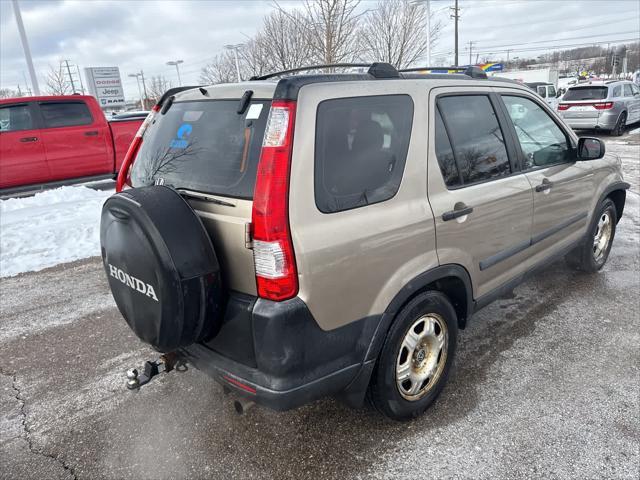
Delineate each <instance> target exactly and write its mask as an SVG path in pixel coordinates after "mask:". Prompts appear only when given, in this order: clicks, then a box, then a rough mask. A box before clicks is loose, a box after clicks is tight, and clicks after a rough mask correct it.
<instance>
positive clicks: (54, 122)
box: [40, 102, 93, 128]
mask: <svg viewBox="0 0 640 480" xmlns="http://www.w3.org/2000/svg"><path fill="white" fill-rule="evenodd" d="M40 111H41V112H42V117H43V118H44V126H45V128H56V127H73V126H78V125H90V124H91V123H93V118H91V112H89V107H87V105H86V103H84V102H46V103H41V104H40Z"/></svg>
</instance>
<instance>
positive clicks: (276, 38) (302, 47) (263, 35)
mask: <svg viewBox="0 0 640 480" xmlns="http://www.w3.org/2000/svg"><path fill="white" fill-rule="evenodd" d="M276 7H277V4H276ZM308 31H309V18H307V16H305V15H304V13H303V12H301V11H300V10H293V11H291V12H286V11H284V10H283V9H282V8H279V7H277V8H276V10H274V11H273V12H271V13H270V14H269V15H267V16H266V17H265V19H264V25H263V27H262V30H261V31H260V33H259V34H258V35H257V36H256V39H255V43H256V44H257V46H258V47H259V50H260V51H261V52H262V53H268V55H267V56H266V58H267V59H268V60H269V61H268V69H269V70H287V69H290V68H296V67H300V66H302V65H304V64H306V63H308V62H309V58H310V57H311V56H312V54H313V51H312V48H311V45H310V42H309V39H308Z"/></svg>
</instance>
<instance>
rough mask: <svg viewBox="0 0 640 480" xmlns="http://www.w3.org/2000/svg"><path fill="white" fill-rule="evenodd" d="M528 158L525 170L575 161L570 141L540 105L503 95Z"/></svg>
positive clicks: (522, 98) (524, 99) (526, 99)
mask: <svg viewBox="0 0 640 480" xmlns="http://www.w3.org/2000/svg"><path fill="white" fill-rule="evenodd" d="M502 100H503V101H504V104H505V105H506V107H507V112H509V116H510V117H511V120H512V121H513V125H514V127H515V129H516V133H517V134H518V140H519V141H520V146H521V147H522V152H523V153H524V156H525V165H524V166H523V167H524V169H530V168H535V167H543V166H547V165H555V164H558V163H564V162H570V161H572V160H573V155H572V150H571V148H570V147H569V141H568V139H567V137H566V135H565V134H564V132H563V131H562V130H561V129H560V127H559V126H558V125H557V124H556V123H555V122H554V121H553V120H552V119H551V117H550V116H549V115H548V114H547V112H545V111H544V110H543V109H542V108H541V107H540V106H539V105H538V104H537V103H535V102H534V101H532V100H529V99H528V98H524V97H512V96H508V95H503V96H502Z"/></svg>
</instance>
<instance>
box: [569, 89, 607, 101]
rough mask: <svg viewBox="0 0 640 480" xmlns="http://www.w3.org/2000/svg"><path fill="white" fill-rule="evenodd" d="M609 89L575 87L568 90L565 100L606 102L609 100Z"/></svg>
mask: <svg viewBox="0 0 640 480" xmlns="http://www.w3.org/2000/svg"><path fill="white" fill-rule="evenodd" d="M608 91H609V89H608V87H591V86H590V87H573V88H570V89H569V90H567V93H565V94H564V97H562V99H563V100H568V101H576V100H604V99H605V98H607V93H608Z"/></svg>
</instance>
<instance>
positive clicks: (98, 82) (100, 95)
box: [84, 67, 124, 108]
mask: <svg viewBox="0 0 640 480" xmlns="http://www.w3.org/2000/svg"><path fill="white" fill-rule="evenodd" d="M84 75H85V78H86V79H87V85H88V87H89V93H90V94H91V95H93V96H94V97H96V98H97V99H98V104H99V105H100V107H102V108H110V107H121V106H124V90H122V81H121V80H120V69H119V68H118V67H91V68H85V69H84Z"/></svg>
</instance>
